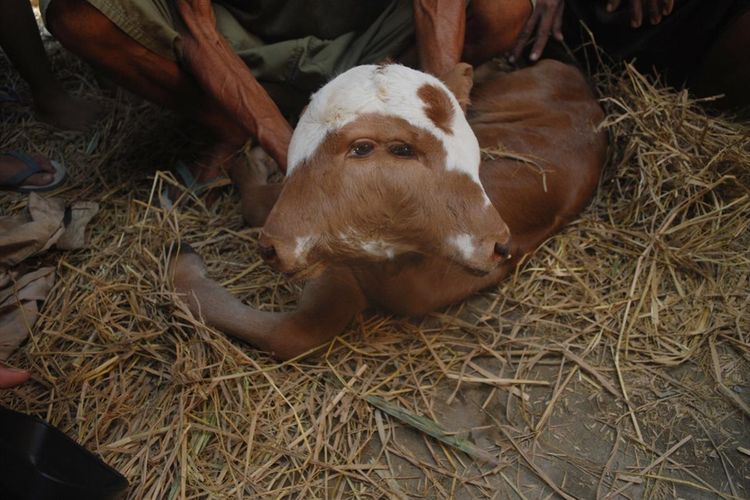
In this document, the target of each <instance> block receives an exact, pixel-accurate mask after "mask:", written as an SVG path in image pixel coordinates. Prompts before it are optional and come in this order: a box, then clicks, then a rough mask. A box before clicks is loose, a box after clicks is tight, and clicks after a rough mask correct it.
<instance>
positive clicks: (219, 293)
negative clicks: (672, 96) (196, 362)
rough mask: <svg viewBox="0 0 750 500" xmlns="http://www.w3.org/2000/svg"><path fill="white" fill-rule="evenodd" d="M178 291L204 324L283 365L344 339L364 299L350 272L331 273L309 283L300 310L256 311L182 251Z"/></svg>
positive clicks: (175, 272) (175, 269)
mask: <svg viewBox="0 0 750 500" xmlns="http://www.w3.org/2000/svg"><path fill="white" fill-rule="evenodd" d="M171 276H172V280H173V284H174V290H175V291H176V292H177V293H179V294H180V295H181V296H182V297H183V298H184V299H185V300H186V301H187V303H188V306H189V308H190V310H191V311H192V312H193V314H195V315H198V316H201V317H203V319H204V321H205V322H206V324H208V325H210V326H212V327H215V328H217V329H218V330H220V331H222V332H224V333H226V334H227V335H231V336H233V337H236V338H238V339H240V340H243V341H245V342H247V343H248V344H251V345H253V346H255V347H257V348H259V349H261V350H263V351H266V352H268V353H270V354H271V355H272V356H273V357H275V358H277V359H280V360H285V359H291V358H294V357H296V356H299V355H301V354H304V353H306V352H308V351H310V350H312V349H314V348H315V347H318V346H320V345H322V344H324V343H326V342H328V341H329V340H331V339H332V338H333V337H335V336H336V335H338V334H339V333H341V332H342V331H343V330H344V328H346V326H347V325H348V324H349V323H350V322H351V320H352V318H353V317H354V315H355V314H357V313H358V312H360V311H362V310H363V309H364V308H365V306H366V299H365V297H364V295H363V294H362V291H361V290H360V287H359V285H358V283H357V282H356V280H355V279H354V277H353V276H352V274H351V272H349V271H347V270H345V269H327V270H326V271H324V272H323V274H322V275H320V276H319V277H317V278H314V279H311V280H309V281H308V282H307V283H306V285H305V288H304V290H303V292H302V296H301V297H300V300H299V304H298V306H297V309H296V310H294V311H290V312H283V313H276V312H266V311H259V310H257V309H253V308H252V307H249V306H246V305H245V304H243V303H242V302H241V301H240V300H239V299H237V298H236V297H234V296H233V295H232V294H230V293H229V292H228V291H227V290H226V289H225V288H223V287H221V286H220V285H219V284H218V283H216V282H215V281H214V280H212V279H211V278H209V277H208V275H207V273H206V268H205V266H204V265H203V261H202V259H201V258H200V256H199V255H198V254H196V253H195V252H194V251H193V250H192V249H191V248H189V247H187V246H183V247H182V248H181V249H180V251H179V253H178V254H177V255H176V256H175V257H174V258H173V259H172V263H171Z"/></svg>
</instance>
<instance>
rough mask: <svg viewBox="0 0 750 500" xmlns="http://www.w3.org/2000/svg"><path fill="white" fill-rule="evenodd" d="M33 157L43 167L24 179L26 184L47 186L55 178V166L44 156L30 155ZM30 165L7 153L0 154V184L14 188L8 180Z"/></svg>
mask: <svg viewBox="0 0 750 500" xmlns="http://www.w3.org/2000/svg"><path fill="white" fill-rule="evenodd" d="M30 156H31V158H33V159H34V161H36V162H37V163H38V164H39V166H40V167H41V168H42V172H40V173H38V174H34V175H31V176H29V177H27V178H26V179H25V180H24V181H23V184H24V185H30V186H45V185H47V184H49V183H50V182H52V181H53V180H54V179H55V167H54V166H53V165H52V163H50V161H49V160H48V159H47V158H45V157H44V156H40V155H30ZM27 168H28V167H27V166H26V164H25V163H24V162H22V161H21V160H19V159H18V158H15V157H13V156H10V155H7V154H0V186H3V187H9V188H12V187H13V186H8V181H10V180H11V179H13V177H14V176H15V175H17V174H18V173H19V172H22V171H23V170H25V169H27Z"/></svg>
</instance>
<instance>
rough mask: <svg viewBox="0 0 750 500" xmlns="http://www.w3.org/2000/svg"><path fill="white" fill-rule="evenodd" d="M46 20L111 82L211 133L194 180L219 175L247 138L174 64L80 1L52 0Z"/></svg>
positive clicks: (183, 71) (66, 43) (66, 45)
mask: <svg viewBox="0 0 750 500" xmlns="http://www.w3.org/2000/svg"><path fill="white" fill-rule="evenodd" d="M46 19H47V25H48V27H49V29H50V31H51V32H52V33H53V34H54V35H55V36H56V37H57V38H58V40H60V42H61V43H62V44H63V45H64V46H65V47H67V48H68V49H69V50H71V51H72V52H74V53H76V54H77V55H79V56H80V57H82V58H83V59H85V60H86V61H88V62H89V63H90V64H91V65H93V66H94V67H96V68H97V69H99V70H101V71H103V72H104V73H106V74H107V75H109V76H110V77H111V78H112V79H113V80H114V81H115V82H117V83H118V84H120V85H122V86H123V87H125V88H127V89H129V90H131V91H133V92H135V93H136V94H139V95H141V96H143V97H145V98H146V99H148V100H150V101H152V102H155V103H158V104H161V105H164V106H166V107H168V108H170V109H173V110H175V111H178V112H180V113H183V114H184V115H186V116H187V117H189V118H191V119H193V120H195V121H197V122H199V123H201V124H202V125H204V126H205V127H206V128H208V129H209V131H211V132H212V135H213V141H212V143H211V144H210V145H209V146H208V147H207V148H206V149H205V151H204V152H203V154H202V155H201V156H200V158H199V159H198V161H196V162H195V163H194V164H192V165H190V166H191V170H192V171H193V175H194V176H195V178H196V179H197V180H199V181H206V180H210V179H212V178H214V177H216V176H217V175H219V174H220V173H221V171H222V168H225V167H224V166H223V165H224V164H225V163H226V162H227V161H228V160H230V159H232V158H233V157H234V154H235V153H236V152H237V151H238V150H239V149H241V148H242V146H243V145H244V143H245V142H246V141H247V139H248V138H249V134H248V132H247V131H245V130H243V129H242V128H241V127H238V126H237V125H235V122H234V121H233V120H231V119H230V118H229V117H228V116H227V115H226V114H225V113H224V112H223V110H222V109H221V108H220V107H219V106H218V105H217V103H216V102H215V100H214V99H213V98H212V97H211V96H210V95H208V94H207V93H206V92H204V91H203V89H202V88H201V87H200V86H199V85H198V84H197V83H196V81H195V79H194V78H193V77H192V75H190V74H189V73H188V72H186V71H185V70H183V69H182V68H181V67H180V66H179V64H178V63H177V61H175V60H172V59H169V58H167V57H164V56H163V55H160V54H156V53H155V52H153V51H151V50H150V49H148V48H146V47H145V46H143V45H141V44H140V43H138V42H137V41H135V40H134V39H133V38H131V37H130V36H129V35H128V34H126V33H125V32H124V31H122V30H121V29H120V28H119V27H118V26H117V25H115V24H114V23H113V22H112V21H111V20H109V19H108V18H107V17H106V16H104V15H103V14H102V13H101V12H100V11H98V10H97V9H95V8H94V7H92V6H91V5H90V4H89V3H87V2H86V1H85V0H53V1H52V2H51V4H50V5H49V7H48V9H47V11H46Z"/></svg>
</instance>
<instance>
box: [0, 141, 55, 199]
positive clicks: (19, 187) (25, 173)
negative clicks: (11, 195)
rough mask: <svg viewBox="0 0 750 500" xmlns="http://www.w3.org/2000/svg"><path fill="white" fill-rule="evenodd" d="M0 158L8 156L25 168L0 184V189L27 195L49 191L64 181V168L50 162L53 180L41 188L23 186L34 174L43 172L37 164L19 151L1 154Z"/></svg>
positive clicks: (28, 185)
mask: <svg viewBox="0 0 750 500" xmlns="http://www.w3.org/2000/svg"><path fill="white" fill-rule="evenodd" d="M0 156H10V157H12V158H15V159H16V160H19V161H21V162H22V163H23V164H24V165H25V168H23V169H21V170H20V171H19V172H18V173H17V174H16V175H14V176H13V177H11V178H10V179H8V180H7V181H5V182H3V183H0V189H4V190H8V191H17V192H19V193H29V192H31V191H51V190H52V189H55V188H57V187H59V186H60V184H62V183H63V181H65V166H64V165H63V164H62V163H59V162H57V161H54V160H51V161H50V163H51V164H52V166H53V167H54V168H55V174H54V178H53V179H52V181H51V182H49V183H48V184H44V185H42V186H35V185H32V184H24V181H25V180H26V179H28V178H29V177H31V176H32V175H34V174H38V173H42V172H44V170H43V169H42V166H41V165H39V163H38V162H37V161H36V160H34V158H32V157H31V156H29V155H27V154H26V153H23V152H21V151H9V152H7V153H2V154H0Z"/></svg>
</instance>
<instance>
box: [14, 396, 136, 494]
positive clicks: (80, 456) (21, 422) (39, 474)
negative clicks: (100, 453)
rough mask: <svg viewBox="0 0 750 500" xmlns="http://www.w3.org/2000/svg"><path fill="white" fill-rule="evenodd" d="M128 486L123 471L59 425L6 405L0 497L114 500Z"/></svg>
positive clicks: (123, 492)
mask: <svg viewBox="0 0 750 500" xmlns="http://www.w3.org/2000/svg"><path fill="white" fill-rule="evenodd" d="M127 488H128V481H127V480H126V479H125V478H124V477H123V476H122V474H120V473H119V472H117V471H116V470H114V469H113V468H112V467H110V466H109V465H107V464H105V463H104V462H102V461H101V460H100V459H99V458H98V457H96V456H95V455H93V454H92V453H91V452H89V451H88V450H86V449H85V448H83V447H82V446H80V445H79V444H78V443H76V442H75V441H73V440H72V439H70V438H69V437H68V436H66V435H65V434H64V433H62V432H60V431H59V430H58V429H56V428H54V427H53V426H51V425H49V424H48V423H47V422H45V421H43V420H40V419H38V418H36V417H32V416H29V415H24V414H23V413H18V412H16V411H13V410H9V409H7V408H3V407H0V498H2V499H8V500H68V499H70V500H88V499H91V500H94V499H96V500H110V499H118V498H121V497H123V496H124V495H125V491H126V490H127Z"/></svg>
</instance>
